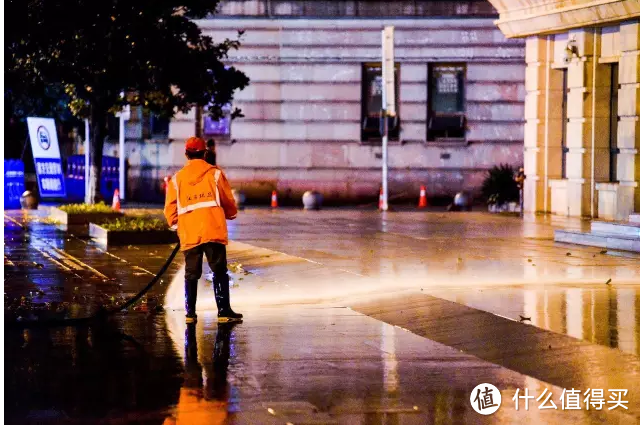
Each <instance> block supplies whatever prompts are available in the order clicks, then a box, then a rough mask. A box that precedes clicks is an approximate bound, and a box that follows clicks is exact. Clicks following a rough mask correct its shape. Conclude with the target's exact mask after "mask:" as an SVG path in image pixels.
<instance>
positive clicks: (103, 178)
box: [65, 155, 120, 202]
mask: <svg viewBox="0 0 640 426" xmlns="http://www.w3.org/2000/svg"><path fill="white" fill-rule="evenodd" d="M84 170H85V164H84V155H72V156H70V157H67V169H66V172H65V183H66V185H67V199H68V200H69V201H76V202H81V201H83V200H84ZM119 185H120V160H119V158H118V157H106V156H105V157H102V174H101V175H100V194H101V195H102V197H103V198H104V199H105V200H107V201H110V200H111V199H112V198H113V191H115V190H116V189H119Z"/></svg>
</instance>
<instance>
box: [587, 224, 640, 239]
mask: <svg viewBox="0 0 640 426" xmlns="http://www.w3.org/2000/svg"><path fill="white" fill-rule="evenodd" d="M591 232H595V233H598V234H611V235H624V236H627V237H640V223H638V224H635V223H630V222H609V221H603V220H594V221H592V222H591Z"/></svg>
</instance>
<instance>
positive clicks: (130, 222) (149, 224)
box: [99, 216, 169, 231]
mask: <svg viewBox="0 0 640 426" xmlns="http://www.w3.org/2000/svg"><path fill="white" fill-rule="evenodd" d="M99 225H100V226H101V227H103V228H104V229H106V230H107V231H165V230H167V229H169V227H168V226H167V222H165V221H164V220H161V219H158V218H154V217H150V216H134V217H127V216H124V217H119V218H116V219H113V220H109V221H104V222H102V223H100V224H99Z"/></svg>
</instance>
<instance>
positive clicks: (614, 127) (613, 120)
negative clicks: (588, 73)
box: [609, 63, 620, 182]
mask: <svg viewBox="0 0 640 426" xmlns="http://www.w3.org/2000/svg"><path fill="white" fill-rule="evenodd" d="M618 86H619V82H618V64H617V63H615V64H611V93H610V96H609V112H610V114H609V182H617V181H618V164H617V163H618V154H619V153H620V148H618Z"/></svg>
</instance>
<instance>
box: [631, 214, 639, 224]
mask: <svg viewBox="0 0 640 426" xmlns="http://www.w3.org/2000/svg"><path fill="white" fill-rule="evenodd" d="M629 223H638V224H640V213H631V214H630V215H629Z"/></svg>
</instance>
